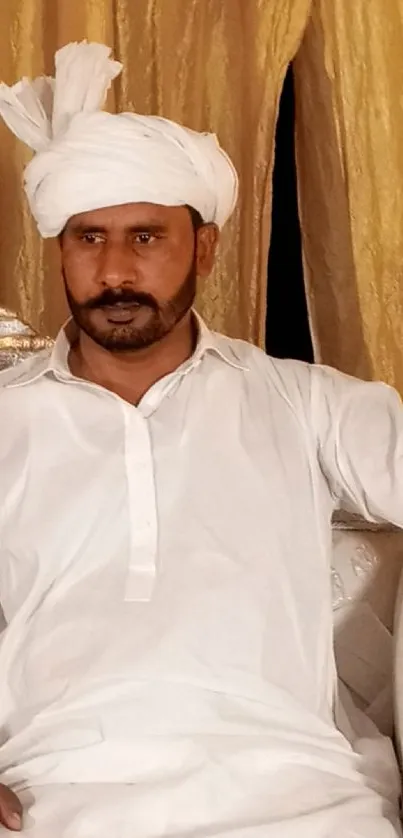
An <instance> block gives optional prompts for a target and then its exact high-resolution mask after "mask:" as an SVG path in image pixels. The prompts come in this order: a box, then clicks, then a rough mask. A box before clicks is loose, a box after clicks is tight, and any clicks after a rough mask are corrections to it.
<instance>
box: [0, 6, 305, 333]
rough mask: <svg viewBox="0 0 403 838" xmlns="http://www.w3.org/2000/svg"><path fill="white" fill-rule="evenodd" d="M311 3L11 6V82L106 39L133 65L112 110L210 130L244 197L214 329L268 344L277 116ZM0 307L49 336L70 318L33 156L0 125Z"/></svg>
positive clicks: (7, 51) (220, 280)
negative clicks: (59, 53) (47, 237)
mask: <svg viewBox="0 0 403 838" xmlns="http://www.w3.org/2000/svg"><path fill="white" fill-rule="evenodd" d="M310 4H311V0H270V2H267V0H249V1H248V3H247V4H246V3H245V2H244V0H222V2H221V3H217V2H216V1H215V0H170V2H169V3H167V2H166V0H136V3H133V2H132V0H115V2H113V0H72V2H70V3H65V2H63V0H13V2H12V3H5V4H3V5H2V6H1V9H0V56H1V58H0V77H1V79H2V80H3V81H5V82H6V83H7V84H11V83H13V82H14V81H16V80H18V79H19V78H20V77H21V76H22V75H28V76H32V75H36V74H40V73H42V72H47V73H51V72H52V71H53V55H54V52H55V50H56V49H57V48H58V47H60V46H62V45H63V44H66V43H67V42H68V41H71V40H81V39H83V38H88V39H89V40H97V41H103V42H105V43H108V44H109V45H110V46H112V47H113V49H114V53H115V57H116V58H118V59H119V60H121V61H123V63H124V70H123V75H122V78H121V79H120V80H119V81H118V82H117V83H116V85H115V88H114V91H113V93H112V95H111V96H110V98H109V102H108V106H109V108H110V109H112V110H114V109H115V108H118V109H119V110H125V109H129V110H130V109H135V110H137V111H139V112H143V113H156V114H160V115H164V116H166V117H168V118H171V119H174V120H178V121H181V122H183V123H185V124H187V125H188V126H189V127H191V128H196V129H199V130H210V131H214V132H216V133H217V134H218V136H219V139H220V141H221V143H222V145H223V146H224V148H225V149H226V150H227V151H228V153H229V154H230V155H231V156H232V157H233V159H234V162H235V165H236V166H237V168H238V171H239V174H240V179H241V198H240V202H239V205H238V208H237V210H236V212H235V214H234V216H233V219H232V221H231V222H230V223H229V224H228V226H227V228H226V229H225V230H224V233H223V238H222V243H221V248H220V256H219V260H218V264H217V267H216V270H215V272H214V274H213V275H212V277H211V278H210V279H209V280H208V281H207V282H206V283H205V284H203V286H202V287H201V288H200V293H199V309H200V311H201V313H202V314H203V315H204V317H205V318H206V319H207V321H208V323H209V325H210V326H211V327H213V328H215V329H218V330H220V331H223V332H226V333H227V334H229V335H231V336H236V337H242V338H245V339H248V340H251V341H253V342H255V343H257V344H261V345H262V344H263V342H264V326H265V313H266V284H267V251H268V243H269V234H270V211H271V173H272V163H273V143H274V129H275V122H276V114H277V108H278V101H279V95H280V92H281V87H282V81H283V78H284V74H285V70H286V67H287V64H288V62H289V61H290V59H291V58H292V57H293V55H294V54H295V52H296V50H297V48H298V45H299V42H300V40H301V38H302V34H303V31H304V29H305V26H306V20H307V15H308V12H309V7H310ZM0 149H1V151H0V182H1V190H0V217H1V218H2V224H1V225H0V302H1V303H2V304H4V305H7V306H8V307H9V308H11V309H13V310H15V311H18V312H19V314H20V315H21V316H22V317H23V319H24V320H26V321H28V322H29V323H32V325H33V326H34V327H35V328H36V329H37V330H38V331H40V332H41V333H42V334H52V335H54V334H55V332H56V331H57V329H58V327H59V326H60V324H61V322H62V320H63V319H64V317H65V314H66V308H65V305H66V304H65V300H64V294H63V289H62V283H61V282H60V281H59V273H60V268H59V257H58V252H57V245H56V244H55V242H50V243H49V242H46V243H43V242H41V240H40V238H39V236H38V234H37V232H36V229H35V227H34V224H33V221H32V220H31V218H30V215H29V211H28V207H27V204H26V200H25V197H24V196H23V192H22V188H21V177H22V170H23V166H24V164H25V163H26V162H27V161H28V160H29V156H30V152H29V151H28V150H26V149H25V148H24V147H23V146H22V145H21V144H20V143H18V141H17V140H15V139H14V137H12V136H11V135H10V134H9V132H8V130H7V129H6V128H5V126H4V125H0Z"/></svg>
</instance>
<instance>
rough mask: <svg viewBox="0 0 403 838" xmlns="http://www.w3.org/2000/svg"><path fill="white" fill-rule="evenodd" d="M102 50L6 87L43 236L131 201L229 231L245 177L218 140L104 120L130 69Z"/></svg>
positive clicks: (4, 97)
mask: <svg viewBox="0 0 403 838" xmlns="http://www.w3.org/2000/svg"><path fill="white" fill-rule="evenodd" d="M109 55H110V50H109V49H108V47H106V46H103V45H101V44H87V43H86V42H83V43H81V44H75V43H74V44H69V45H68V46H66V47H64V48H63V49H61V50H59V52H57V53H56V62H55V63H56V74H55V78H54V79H52V78H45V77H41V78H38V79H35V81H33V82H30V81H29V80H28V79H25V78H24V79H22V81H20V82H18V84H16V85H14V87H7V85H5V84H0V114H1V116H2V117H3V119H4V121H5V122H6V123H7V125H8V126H9V128H10V129H11V130H12V131H13V133H14V134H16V136H17V137H19V139H20V140H23V142H25V143H26V144H27V145H28V146H29V147H30V148H32V149H33V150H34V151H35V152H36V154H35V156H34V158H33V159H32V160H31V162H30V163H29V164H28V166H27V168H26V170H25V191H26V193H27V196H28V200H29V204H30V207H31V211H32V214H33V216H34V218H35V220H36V222H37V225H38V228H39V231H40V233H41V235H42V236H43V237H45V238H49V237H51V236H57V235H58V234H59V233H60V232H61V231H62V230H63V229H64V227H65V225H66V223H67V221H68V220H69V218H71V217H72V216H73V215H76V214H78V213H81V212H88V211H90V210H95V209H101V208H102V207H109V206H116V205H118V204H127V203H132V202H136V203H139V202H145V203H153V204H162V205H165V206H183V205H185V204H187V205H189V206H191V207H194V209H196V210H198V211H199V213H200V215H201V216H202V218H203V220H204V221H206V222H210V221H212V222H215V223H216V224H217V225H218V226H219V227H222V226H223V225H224V224H225V222H226V221H227V219H228V218H229V216H230V215H231V213H232V211H233V209H234V207H235V204H236V200H237V193H238V178H237V174H236V171H235V168H234V166H233V164H232V163H231V161H230V159H229V157H228V156H227V154H226V153H225V152H224V151H223V150H222V149H221V148H220V146H219V144H218V141H217V138H216V137H215V135H214V134H201V133H198V132H196V131H192V130H190V129H189V128H183V127H182V126H181V125H177V124H176V123H174V122H170V121H169V120H167V119H163V118H161V117H156V116H140V115H137V114H132V113H121V114H117V115H116V114H109V113H106V112H104V111H101V110H100V108H101V107H102V105H103V103H104V100H105V96H106V93H107V90H108V88H109V87H110V84H111V82H112V80H113V79H114V78H115V77H116V76H117V75H118V74H119V73H120V71H121V69H122V65H121V64H119V63H118V62H116V61H112V60H111V59H110V58H109Z"/></svg>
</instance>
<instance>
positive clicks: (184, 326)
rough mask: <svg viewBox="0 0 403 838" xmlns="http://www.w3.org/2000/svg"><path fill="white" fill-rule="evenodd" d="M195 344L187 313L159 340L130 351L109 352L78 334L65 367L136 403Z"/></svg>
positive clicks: (194, 328) (191, 318) (193, 327)
mask: <svg viewBox="0 0 403 838" xmlns="http://www.w3.org/2000/svg"><path fill="white" fill-rule="evenodd" d="M196 343H197V324H196V321H195V318H194V315H193V314H192V313H191V312H189V314H188V315H186V317H185V318H184V319H183V320H181V322H180V323H178V325H177V326H176V327H175V329H174V330H173V331H172V332H170V334H169V335H167V336H166V337H165V338H163V340H161V341H159V342H158V343H155V344H153V345H152V346H150V347H147V348H145V349H139V350H136V351H134V352H109V351H108V350H106V349H104V348H103V347H102V346H99V345H98V344H96V343H95V342H94V341H93V340H91V338H89V337H88V336H87V335H86V334H85V333H84V332H80V333H79V337H78V340H77V341H76V342H75V343H74V344H73V345H72V347H71V350H70V354H69V367H70V370H71V372H72V373H73V375H75V376H77V378H83V379H85V380H86V381H92V382H93V383H94V384H98V385H100V386H101V387H105V389H107V390H110V391H111V392H113V393H116V395H118V396H120V397H121V398H122V399H125V401H128V402H130V404H138V403H139V402H140V401H141V399H142V398H143V396H144V395H145V393H147V391H148V390H149V389H150V387H152V386H153V384H155V383H156V382H157V381H159V380H160V379H161V378H164V376H166V375H169V373H171V372H174V370H176V369H178V367H180V366H181V364H183V363H184V362H185V361H186V360H187V359H188V358H190V357H191V355H192V354H193V352H194V350H195V347H196Z"/></svg>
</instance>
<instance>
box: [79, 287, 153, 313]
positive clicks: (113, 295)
mask: <svg viewBox="0 0 403 838" xmlns="http://www.w3.org/2000/svg"><path fill="white" fill-rule="evenodd" d="M119 303H125V304H126V305H138V306H148V308H151V309H153V310H154V311H158V303H157V301H156V300H155V299H154V297H152V296H151V294H145V293H144V292H141V291H128V290H122V291H112V290H111V289H107V290H106V291H103V293H102V294H100V295H99V296H98V297H94V298H93V299H92V300H88V301H87V302H86V303H84V305H83V306H82V308H87V309H94V308H104V307H105V308H106V307H107V308H111V307H112V306H116V305H118V304H119Z"/></svg>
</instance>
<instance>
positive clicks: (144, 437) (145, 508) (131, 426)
mask: <svg viewBox="0 0 403 838" xmlns="http://www.w3.org/2000/svg"><path fill="white" fill-rule="evenodd" d="M124 411H125V461H126V474H127V486H128V493H129V514H130V559H129V567H128V574H127V580H126V590H125V600H126V601H138V602H147V601H148V600H150V599H151V596H152V592H153V588H154V583H155V577H156V571H157V568H156V559H157V535H158V533H157V528H158V519H157V508H156V490H155V480H154V462H153V453H152V446H151V438H150V432H149V426H148V421H147V419H145V418H144V416H142V415H141V413H140V412H139V411H138V410H136V408H126V407H125V408H124Z"/></svg>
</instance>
